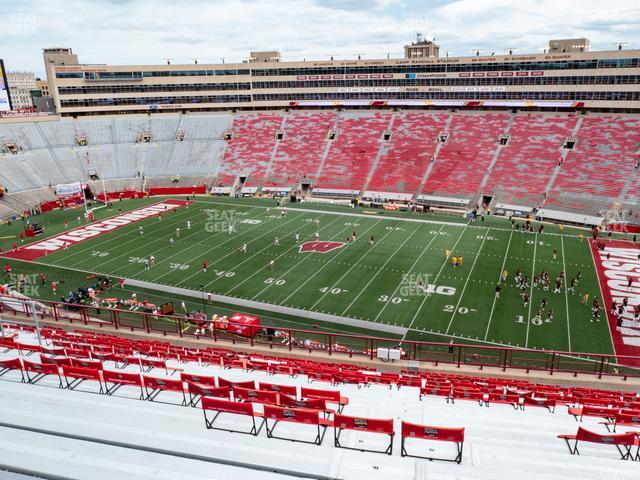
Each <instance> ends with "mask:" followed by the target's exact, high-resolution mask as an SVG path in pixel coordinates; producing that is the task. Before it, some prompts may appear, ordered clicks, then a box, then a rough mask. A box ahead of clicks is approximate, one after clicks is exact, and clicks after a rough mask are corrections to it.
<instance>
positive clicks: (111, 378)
mask: <svg viewBox="0 0 640 480" xmlns="http://www.w3.org/2000/svg"><path fill="white" fill-rule="evenodd" d="M102 379H103V380H104V384H105V393H106V394H107V395H113V394H114V393H115V392H116V391H117V390H118V389H119V388H120V387H122V386H124V385H129V386H133V387H139V388H140V400H142V399H143V398H144V390H143V388H144V387H143V384H142V377H141V375H140V374H139V373H129V372H113V371H110V370H103V371H102ZM109 383H112V384H113V385H112V386H111V387H110V386H109Z"/></svg>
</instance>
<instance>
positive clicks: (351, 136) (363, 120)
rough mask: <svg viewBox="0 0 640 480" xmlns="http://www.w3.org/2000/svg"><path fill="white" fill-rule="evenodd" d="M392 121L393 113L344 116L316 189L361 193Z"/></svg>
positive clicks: (347, 113)
mask: <svg viewBox="0 0 640 480" xmlns="http://www.w3.org/2000/svg"><path fill="white" fill-rule="evenodd" d="M390 119H391V113H390V112H374V113H371V112H367V113H360V112H344V113H342V114H341V115H340V118H339V119H338V124H337V129H336V138H335V140H333V141H332V143H331V147H330V149H329V153H328V154H327V158H326V160H325V163H324V166H323V168H322V172H320V176H319V177H318V179H317V180H316V182H315V186H316V187H321V188H330V189H342V190H357V191H360V189H361V188H362V187H363V185H364V183H365V181H366V179H367V176H368V175H369V172H370V171H371V166H372V165H373V162H374V160H375V158H376V156H377V155H378V151H379V149H380V144H381V142H382V135H383V133H384V131H385V130H387V128H388V126H389V121H390Z"/></svg>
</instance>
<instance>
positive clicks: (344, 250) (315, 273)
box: [280, 220, 380, 304]
mask: <svg viewBox="0 0 640 480" xmlns="http://www.w3.org/2000/svg"><path fill="white" fill-rule="evenodd" d="M379 223H380V220H378V221H377V222H375V223H374V224H372V225H371V226H370V227H369V228H367V229H366V230H365V231H364V232H362V233H361V234H360V235H361V236H362V235H364V234H365V233H366V232H368V231H369V230H371V229H372V228H373V227H375V226H376V225H378V224H379ZM346 251H347V249H346V248H342V249H341V250H340V251H339V252H338V253H337V255H336V257H337V256H338V255H340V254H341V253H342V252H346ZM334 260H335V257H334ZM331 262H332V260H330V261H328V262H325V263H324V264H323V265H322V266H321V267H320V268H318V269H317V270H316V271H315V272H313V274H312V275H310V276H308V277H307V279H306V280H305V281H304V282H302V283H301V284H300V285H298V287H297V288H296V289H295V290H294V291H293V292H291V293H290V294H289V295H287V297H286V298H285V299H284V300H282V302H280V303H284V304H286V302H287V300H289V298H291V297H292V296H293V295H295V294H296V293H297V292H298V290H300V289H301V288H302V287H304V286H305V285H306V284H307V283H308V282H309V280H311V279H312V278H313V277H315V276H316V275H317V274H318V273H320V271H321V270H322V269H323V268H324V267H326V266H327V265H329V264H331Z"/></svg>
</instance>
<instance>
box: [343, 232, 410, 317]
mask: <svg viewBox="0 0 640 480" xmlns="http://www.w3.org/2000/svg"><path fill="white" fill-rule="evenodd" d="M421 228H422V225H418V228H416V229H415V230H414V231H413V232H412V233H411V235H408V236H407V238H405V240H404V242H402V243H401V244H400V245H399V246H398V248H396V250H395V251H394V252H393V253H392V254H391V255H390V256H389V258H387V260H386V261H385V262H384V263H383V264H382V266H381V267H379V268H378V270H377V271H376V273H375V274H374V275H373V276H372V277H371V278H370V279H369V281H368V282H367V283H366V285H365V286H364V287H362V289H360V293H358V295H356V296H355V298H354V299H353V300H352V301H351V303H350V304H349V305H348V306H347V308H345V309H344V310H343V311H342V315H344V314H345V313H347V310H349V309H350V308H351V307H352V306H353V304H354V303H356V300H358V298H360V295H362V294H363V293H364V291H365V290H366V289H367V288H368V287H369V285H371V282H373V280H374V279H375V278H376V277H377V276H378V275H380V272H381V271H382V269H383V268H384V267H386V266H387V263H389V262H390V261H391V259H392V258H393V257H395V256H396V254H397V253H398V252H399V251H400V250H401V249H402V247H404V246H405V244H406V243H407V242H408V241H409V239H410V238H412V237H413V236H414V235H415V234H416V233H418V230H420V229H421ZM392 231H393V230H392ZM389 301H391V299H389Z"/></svg>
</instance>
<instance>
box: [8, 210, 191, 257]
mask: <svg viewBox="0 0 640 480" xmlns="http://www.w3.org/2000/svg"><path fill="white" fill-rule="evenodd" d="M189 203H190V202H187V201H186V200H174V199H170V200H165V201H164V202H158V203H154V204H151V205H147V206H146V207H143V208H139V209H137V210H132V211H130V212H127V213H121V214H118V215H114V216H113V217H109V218H106V219H104V220H100V221H97V222H93V223H90V224H87V225H83V226H81V227H78V228H74V229H72V230H69V231H65V232H62V233H59V234H57V235H54V236H52V237H48V238H45V239H44V240H40V241H38V242H33V243H30V244H28V245H24V246H21V247H20V248H17V249H15V250H12V251H9V252H5V253H3V254H2V255H1V256H2V257H3V258H13V259H16V260H26V261H32V260H36V259H38V258H40V257H43V256H45V255H47V254H49V253H53V252H56V251H58V250H60V249H62V248H64V247H71V246H73V245H77V244H78V243H82V242H84V241H85V240H89V239H91V238H94V237H97V236H100V235H103V234H105V233H107V232H110V231H112V230H116V229H118V228H122V227H126V226H127V225H130V224H132V223H136V222H140V221H142V220H145V219H147V218H149V217H153V216H156V215H161V214H162V213H163V212H166V211H169V210H176V209H178V208H180V207H183V206H185V205H187V204H189Z"/></svg>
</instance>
